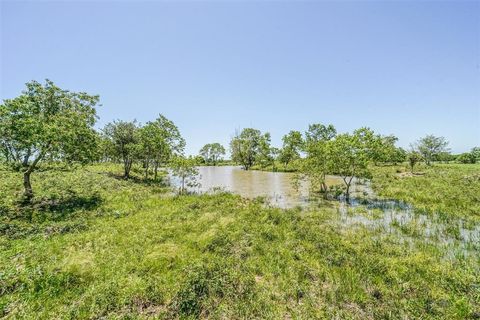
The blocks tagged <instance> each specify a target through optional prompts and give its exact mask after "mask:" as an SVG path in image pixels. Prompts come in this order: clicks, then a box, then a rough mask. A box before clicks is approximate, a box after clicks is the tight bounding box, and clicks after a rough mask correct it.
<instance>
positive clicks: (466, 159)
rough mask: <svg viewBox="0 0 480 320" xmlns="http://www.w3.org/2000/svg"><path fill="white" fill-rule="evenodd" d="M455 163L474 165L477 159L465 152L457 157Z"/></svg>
mask: <svg viewBox="0 0 480 320" xmlns="http://www.w3.org/2000/svg"><path fill="white" fill-rule="evenodd" d="M457 161H458V162H460V163H476V162H477V157H476V156H475V154H474V153H472V152H465V153H462V154H461V155H459V156H458V157H457Z"/></svg>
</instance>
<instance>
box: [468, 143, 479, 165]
mask: <svg viewBox="0 0 480 320" xmlns="http://www.w3.org/2000/svg"><path fill="white" fill-rule="evenodd" d="M470 153H471V154H473V156H474V157H475V159H476V162H480V147H475V148H472V150H471V151H470Z"/></svg>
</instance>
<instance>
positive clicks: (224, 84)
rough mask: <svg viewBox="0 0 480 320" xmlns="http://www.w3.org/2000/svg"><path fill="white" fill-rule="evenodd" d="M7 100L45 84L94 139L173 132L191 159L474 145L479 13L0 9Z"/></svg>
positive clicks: (238, 6) (83, 6) (366, 6)
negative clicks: (268, 139)
mask: <svg viewBox="0 0 480 320" xmlns="http://www.w3.org/2000/svg"><path fill="white" fill-rule="evenodd" d="M0 45H1V49H0V50H1V51H0V52H1V65H0V68H1V69H0V73H1V78H0V80H1V83H0V89H1V91H0V97H1V98H2V99H4V98H12V97H15V96H17V95H18V94H19V93H20V92H21V90H22V89H23V88H24V83H25V82H27V81H29V80H32V79H35V80H38V81H43V79H45V78H49V79H51V80H53V81H54V82H55V83H57V84H58V85H59V86H61V87H64V88H67V89H70V90H74V91H87V92H89V93H92V94H99V95H100V97H101V102H102V106H101V107H99V108H98V115H99V116H100V119H99V122H98V127H102V126H103V125H104V124H105V123H107V122H110V121H112V120H114V119H123V120H131V119H134V118H135V119H137V120H138V121H140V122H146V121H148V120H152V119H154V118H155V117H156V116H157V115H158V114H159V113H162V114H164V115H165V116H166V117H168V118H170V119H171V120H173V121H174V122H175V123H176V124H177V125H178V126H179V128H180V130H181V132H182V134H183V135H184V137H185V138H186V140H187V152H188V153H190V154H195V153H197V152H198V150H199V149H200V147H201V146H202V145H203V144H205V143H208V142H217V141H218V142H221V143H223V144H224V145H228V141H229V139H230V137H231V136H232V134H233V133H234V132H235V130H236V129H240V128H244V127H255V128H258V129H260V130H262V131H269V132H270V133H271V134H272V141H273V143H274V144H276V145H280V143H281V137H282V135H283V134H285V133H287V132H288V131H289V130H292V129H295V130H301V131H304V130H305V129H306V128H307V126H308V124H309V123H317V122H319V123H325V124H327V123H332V124H334V125H335V126H336V127H337V129H338V130H339V131H351V130H353V129H355V128H358V127H361V126H369V127H371V128H372V129H374V130H375V131H378V132H380V133H382V134H391V133H393V134H395V135H396V136H398V137H399V138H400V141H399V145H401V146H404V147H407V146H408V145H409V144H410V143H411V142H413V141H415V140H416V139H418V138H419V137H421V136H424V135H425V134H429V133H432V134H435V135H442V136H445V137H446V138H447V139H448V140H449V141H450V147H451V148H452V151H454V152H463V151H466V150H468V149H470V148H471V147H473V146H475V145H480V2H459V1H456V2H412V1H408V2H379V1H377V2H314V1H311V2H293V1H292V2H290V1H282V2H270V1H269V2H253V1H249V2H242V1H235V2H220V1H214V2H154V1H152V2H127V1H121V2H112V1H98V2H92V1H85V2H45V1H42V2H9V1H2V2H1V43H0Z"/></svg>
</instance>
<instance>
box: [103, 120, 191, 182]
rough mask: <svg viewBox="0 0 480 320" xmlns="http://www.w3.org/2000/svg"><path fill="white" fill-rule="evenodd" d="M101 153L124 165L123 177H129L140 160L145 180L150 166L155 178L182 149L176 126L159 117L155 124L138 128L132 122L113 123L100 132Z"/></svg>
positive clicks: (182, 140) (181, 140)
mask: <svg viewBox="0 0 480 320" xmlns="http://www.w3.org/2000/svg"><path fill="white" fill-rule="evenodd" d="M103 133H104V144H105V147H104V148H105V150H106V151H105V152H107V153H108V154H109V157H108V158H110V159H113V160H116V159H120V160H121V161H122V162H123V166H124V178H128V177H129V176H130V170H131V168H132V165H133V164H134V162H135V161H141V162H142V164H143V168H144V170H145V178H146V179H148V173H149V168H150V166H153V168H154V175H155V176H154V179H155V180H156V179H157V174H158V168H159V167H160V166H165V165H167V163H168V162H169V160H170V159H171V157H172V156H176V155H180V154H182V153H183V150H184V148H185V140H184V139H183V138H182V136H181V134H180V131H179V130H178V128H177V126H176V125H175V124H174V123H173V122H172V121H170V120H168V119H167V118H166V117H164V116H163V115H159V117H158V118H157V119H156V120H155V121H150V122H147V124H146V125H145V126H140V125H138V124H137V123H136V121H132V122H126V121H121V120H118V121H114V122H112V123H109V124H107V125H106V126H105V128H104V129H103Z"/></svg>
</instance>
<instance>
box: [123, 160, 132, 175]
mask: <svg viewBox="0 0 480 320" xmlns="http://www.w3.org/2000/svg"><path fill="white" fill-rule="evenodd" d="M131 167H132V161H131V160H125V165H124V169H125V170H124V174H123V177H124V178H125V179H128V178H129V177H130V168H131Z"/></svg>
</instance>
